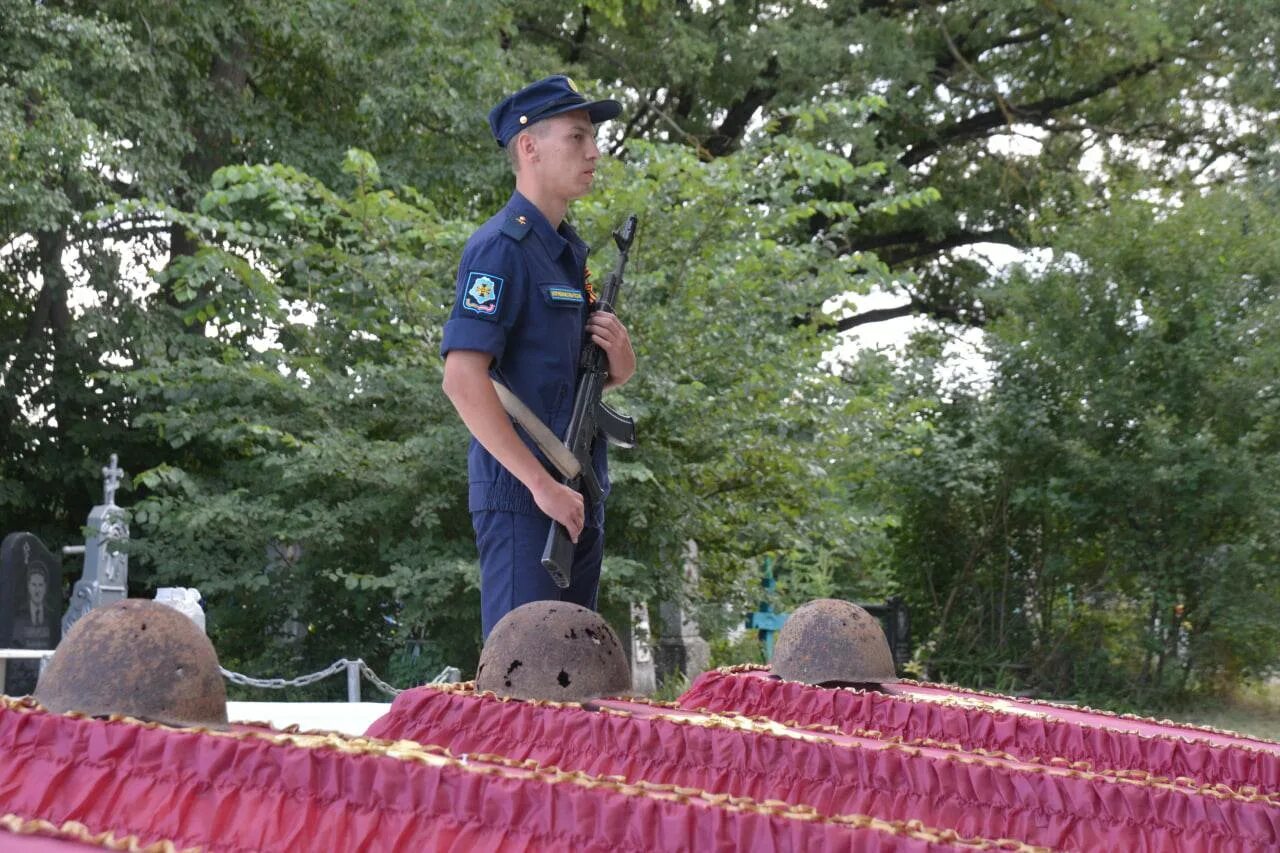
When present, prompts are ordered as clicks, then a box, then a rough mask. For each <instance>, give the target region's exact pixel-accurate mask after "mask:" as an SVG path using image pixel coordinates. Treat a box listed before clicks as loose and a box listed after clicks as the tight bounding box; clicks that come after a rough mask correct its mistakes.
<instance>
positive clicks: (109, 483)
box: [102, 453, 124, 506]
mask: <svg viewBox="0 0 1280 853" xmlns="http://www.w3.org/2000/svg"><path fill="white" fill-rule="evenodd" d="M122 476H124V472H123V471H121V470H120V468H119V467H118V466H117V465H116V455H115V454H114V453H112V454H111V464H110V465H108V466H106V467H105V468H103V469H102V505H103V506H115V505H116V489H117V488H119V487H120V478H121V477H122Z"/></svg>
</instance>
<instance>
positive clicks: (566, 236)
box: [507, 190, 587, 258]
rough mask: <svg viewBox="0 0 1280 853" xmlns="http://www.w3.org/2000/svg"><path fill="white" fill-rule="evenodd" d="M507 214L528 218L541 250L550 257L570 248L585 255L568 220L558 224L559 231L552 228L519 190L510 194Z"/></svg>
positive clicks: (584, 247)
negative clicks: (544, 250) (543, 249)
mask: <svg viewBox="0 0 1280 853" xmlns="http://www.w3.org/2000/svg"><path fill="white" fill-rule="evenodd" d="M507 212H508V213H509V214H511V215H512V216H524V217H527V218H528V220H529V222H530V224H531V225H532V230H533V233H534V234H537V235H538V239H539V240H540V241H541V242H542V246H543V248H545V249H546V250H547V254H549V255H551V257H553V258H558V257H560V255H561V254H562V253H563V252H564V250H565V249H568V248H571V247H572V248H573V249H574V250H575V254H585V251H586V248H587V244H586V243H583V242H582V238H581V237H579V236H578V232H577V231H574V230H573V226H572V225H570V224H569V221H568V220H565V221H564V222H561V223H560V228H559V230H557V229H555V228H552V227H551V223H550V222H548V221H547V217H545V216H543V215H542V211H541V210H538V206H537V205H535V204H534V203H533V202H531V201H529V199H527V198H525V197H524V196H523V195H522V194H521V193H520V191H519V190H516V191H514V192H513V193H512V194H511V200H510V201H508V202H507Z"/></svg>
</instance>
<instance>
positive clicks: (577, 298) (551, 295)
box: [543, 285, 585, 305]
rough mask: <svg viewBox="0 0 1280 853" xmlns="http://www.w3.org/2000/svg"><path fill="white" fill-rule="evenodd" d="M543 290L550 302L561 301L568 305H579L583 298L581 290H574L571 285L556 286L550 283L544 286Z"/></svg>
mask: <svg viewBox="0 0 1280 853" xmlns="http://www.w3.org/2000/svg"><path fill="white" fill-rule="evenodd" d="M543 291H544V292H545V293H546V294H547V299H548V300H550V301H551V302H561V303H565V304H568V305H581V304H582V303H583V302H584V301H585V298H584V297H583V295H582V291H581V290H574V289H573V288H571V287H556V286H555V285H552V286H550V287H546V288H544V289H543Z"/></svg>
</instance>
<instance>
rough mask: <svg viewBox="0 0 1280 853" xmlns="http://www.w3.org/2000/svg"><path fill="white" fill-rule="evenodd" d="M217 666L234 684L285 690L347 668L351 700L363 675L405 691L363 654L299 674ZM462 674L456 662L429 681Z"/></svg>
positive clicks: (389, 690) (391, 690) (386, 689)
mask: <svg viewBox="0 0 1280 853" xmlns="http://www.w3.org/2000/svg"><path fill="white" fill-rule="evenodd" d="M218 669H220V670H221V671H222V675H223V677H224V678H226V679H227V680H228V681H230V682H232V683H233V684H240V685H243V686H245V687H263V688H267V689H270V690H282V689H283V688H285V687H306V686H307V685H309V684H315V683H316V682H317V681H321V680H323V679H325V678H328V677H329V676H331V675H337V674H338V673H339V672H343V671H344V670H345V671H346V673H347V701H348V702H359V701H360V679H359V676H360V675H364V677H365V678H367V679H369V683H370V684H372V685H373V686H374V687H376V688H378V689H379V690H381V691H382V692H383V693H386V694H388V695H390V696H399V695H400V694H401V693H403V692H404V691H403V690H402V689H401V688H399V687H392V686H391V685H390V684H388V683H387V682H385V681H383V680H382V679H381V678H379V677H378V674H377V673H376V672H374V671H373V669H372V668H371V667H370V666H369V665H368V664H367V663H365V662H364V660H363V659H361V658H356V659H355V660H347V659H346V658H340V659H338V660H336V661H334V662H333V663H331V664H329V666H327V667H326V668H324V669H322V670H320V671H319V672H313V673H311V674H309V675H300V676H298V677H297V678H252V677H250V676H248V675H244V674H243V673H239V672H232V671H231V670H229V669H227V668H226V667H218ZM461 676H462V673H461V671H460V670H459V669H458V668H457V667H456V666H446V667H445V668H444V669H442V670H441V671H440V673H439V674H438V675H437V676H436V677H435V678H433V679H431V681H429V682H428V684H449V683H452V682H455V681H458V680H459V679H460V678H461Z"/></svg>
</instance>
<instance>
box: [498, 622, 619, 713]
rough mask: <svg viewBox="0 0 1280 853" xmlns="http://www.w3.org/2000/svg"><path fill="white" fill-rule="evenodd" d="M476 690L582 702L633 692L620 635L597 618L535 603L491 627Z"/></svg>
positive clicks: (530, 697) (528, 697) (519, 696)
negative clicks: (619, 639)
mask: <svg viewBox="0 0 1280 853" xmlns="http://www.w3.org/2000/svg"><path fill="white" fill-rule="evenodd" d="M476 689H477V690H491V691H493V692H494V693H497V694H498V695H499V696H510V697H512V698H515V699H551V700H555V701H559V702H582V701H585V700H587V699H592V698H595V697H597V696H617V695H619V694H621V693H627V692H629V691H630V690H631V669H630V667H629V666H628V665H627V656H626V653H625V652H624V651H623V649H622V644H621V643H620V642H618V635H617V634H615V633H614V632H613V629H612V628H610V627H609V623H607V622H605V621H604V619H603V618H602V617H601V616H600V614H599V613H596V612H595V611H594V610H588V609H587V608H585V607H582V606H580V605H577V604H568V603H566V602H563V601H533V602H530V603H528V604H524V605H521V606H520V607H517V608H516V609H515V610H512V611H511V612H510V613H508V614H507V615H506V616H503V617H502V619H500V620H499V621H498V624H497V625H494V626H493V630H492V631H490V632H489V639H488V640H486V641H485V644H484V649H483V650H482V651H481V652H480V668H479V669H478V670H477V671H476Z"/></svg>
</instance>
